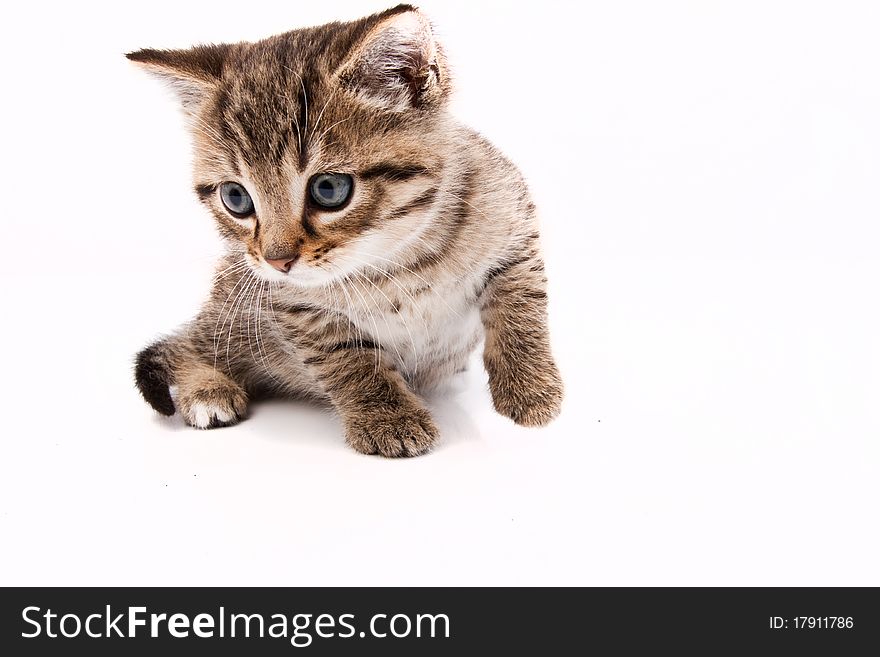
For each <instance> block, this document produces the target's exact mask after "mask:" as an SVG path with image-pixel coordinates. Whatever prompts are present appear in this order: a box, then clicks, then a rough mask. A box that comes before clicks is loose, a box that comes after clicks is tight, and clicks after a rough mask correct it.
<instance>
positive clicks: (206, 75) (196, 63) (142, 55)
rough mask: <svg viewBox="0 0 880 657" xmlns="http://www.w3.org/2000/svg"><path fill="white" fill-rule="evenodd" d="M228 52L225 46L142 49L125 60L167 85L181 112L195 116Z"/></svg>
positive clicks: (215, 81) (217, 75) (218, 73)
mask: <svg viewBox="0 0 880 657" xmlns="http://www.w3.org/2000/svg"><path fill="white" fill-rule="evenodd" d="M229 49H230V46H228V45H226V44H221V45H213V44H212V45H203V46H196V47H195V48H189V49H186V50H155V49H153V48H145V49H144V50H138V51H135V52H130V53H127V54H126V55H125V56H126V57H128V59H130V60H131V61H133V62H137V63H138V64H140V65H141V66H142V67H143V68H145V69H146V70H147V71H149V72H150V73H152V74H154V75H156V76H157V77H158V78H160V79H162V80H164V81H165V82H166V83H168V84H169V85H170V86H171V88H172V89H173V90H174V91H175V93H176V94H177V96H178V98H179V99H180V102H181V103H182V104H183V108H184V109H185V110H186V111H188V112H194V111H195V110H196V108H198V107H199V105H201V102H202V100H204V98H205V97H206V96H207V95H208V94H210V93H211V91H212V90H213V89H214V88H216V85H217V83H218V82H219V81H220V76H221V75H222V74H223V64H224V62H225V60H226V57H227V55H228V54H229Z"/></svg>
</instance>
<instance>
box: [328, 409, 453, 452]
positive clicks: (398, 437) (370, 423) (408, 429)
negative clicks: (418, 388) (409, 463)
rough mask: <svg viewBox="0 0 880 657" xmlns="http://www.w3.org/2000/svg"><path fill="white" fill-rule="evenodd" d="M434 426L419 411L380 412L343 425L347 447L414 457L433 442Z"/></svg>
mask: <svg viewBox="0 0 880 657" xmlns="http://www.w3.org/2000/svg"><path fill="white" fill-rule="evenodd" d="M437 434H438V432H437V427H436V426H435V425H434V421H433V420H432V419H431V416H430V415H428V412H427V411H425V410H423V409H421V408H408V409H387V410H386V409H382V410H379V411H373V412H371V413H365V414H364V415H363V416H359V417H357V418H354V419H351V420H349V421H347V422H346V432H345V437H346V440H347V441H348V444H349V445H351V446H352V447H353V448H354V449H356V450H357V451H359V452H361V453H362V454H381V455H382V456H388V457H396V456H418V455H419V454H424V453H425V452H427V451H428V450H429V449H431V446H432V445H433V444H434V441H435V440H436V439H437Z"/></svg>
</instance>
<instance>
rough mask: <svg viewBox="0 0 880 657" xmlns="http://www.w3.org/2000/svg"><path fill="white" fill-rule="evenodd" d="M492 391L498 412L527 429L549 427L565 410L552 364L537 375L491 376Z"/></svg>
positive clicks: (561, 388)
mask: <svg viewBox="0 0 880 657" xmlns="http://www.w3.org/2000/svg"><path fill="white" fill-rule="evenodd" d="M489 389H490V390H491V392H492V402H493V404H494V405H495V410H496V411H498V412H499V413H501V415H504V416H506V417H509V418H510V419H511V420H513V421H514V422H516V423H517V424H521V425H523V426H526V427H542V426H544V425H546V424H549V423H550V422H551V421H552V420H553V419H554V418H555V417H556V416H557V415H559V411H560V410H561V408H562V398H563V396H564V392H563V386H562V379H561V378H560V376H559V370H558V369H557V368H556V365H554V364H552V363H551V364H550V365H548V366H545V367H544V368H542V370H540V371H539V373H538V374H537V375H532V376H520V375H510V376H495V377H491V376H490V377H489Z"/></svg>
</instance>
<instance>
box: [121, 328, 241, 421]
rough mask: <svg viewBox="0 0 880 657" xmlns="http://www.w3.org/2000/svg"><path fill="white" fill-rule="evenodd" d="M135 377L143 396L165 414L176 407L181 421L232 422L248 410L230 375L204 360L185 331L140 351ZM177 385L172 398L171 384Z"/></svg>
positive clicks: (238, 387) (238, 386)
mask: <svg viewBox="0 0 880 657" xmlns="http://www.w3.org/2000/svg"><path fill="white" fill-rule="evenodd" d="M135 380H136V382H137V385H138V388H139V389H140V391H141V393H142V394H143V396H144V399H146V401H147V402H148V403H149V404H150V405H151V406H152V407H153V408H154V409H156V410H157V411H159V412H160V413H163V414H164V415H173V414H174V411H175V407H176V409H177V410H178V411H180V414H181V416H182V417H183V419H184V421H185V422H186V423H187V424H189V425H190V426H193V427H196V428H198V429H213V428H216V427H223V426H228V425H230V424H235V423H236V422H238V421H239V420H240V419H242V418H243V417H244V415H245V413H246V412H247V401H248V400H247V393H246V392H245V391H244V389H243V388H242V387H241V386H240V385H238V384H237V383H236V382H235V381H233V380H232V379H231V378H230V377H229V376H227V375H226V374H224V373H223V372H221V371H220V370H219V369H215V368H214V366H213V365H209V364H208V363H207V362H205V360H204V358H203V357H201V356H200V355H199V353H198V351H197V350H196V349H194V348H193V346H192V343H191V341H190V340H189V336H188V335H187V333H186V331H184V332H183V333H181V334H178V335H175V336H171V337H169V338H165V339H163V340H160V341H158V342H156V343H154V344H152V345H150V346H149V347H147V348H146V349H144V350H143V351H141V352H140V353H139V354H138V356H137V360H136V363H135ZM172 385H176V386H177V395H176V398H175V399H174V400H172V398H171V394H170V390H169V389H170V387H171V386H172Z"/></svg>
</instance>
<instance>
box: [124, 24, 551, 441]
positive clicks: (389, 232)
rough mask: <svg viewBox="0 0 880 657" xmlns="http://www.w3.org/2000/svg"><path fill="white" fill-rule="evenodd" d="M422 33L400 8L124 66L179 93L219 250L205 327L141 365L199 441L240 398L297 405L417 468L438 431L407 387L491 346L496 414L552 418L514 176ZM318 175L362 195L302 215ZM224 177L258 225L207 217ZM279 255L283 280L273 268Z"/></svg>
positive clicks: (537, 286)
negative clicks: (468, 115)
mask: <svg viewBox="0 0 880 657" xmlns="http://www.w3.org/2000/svg"><path fill="white" fill-rule="evenodd" d="M427 30H428V28H427V27H426V23H424V20H423V19H422V18H421V17H420V15H418V14H417V13H416V12H415V11H414V10H412V9H411V8H409V7H399V8H397V9H395V10H390V11H389V12H385V13H384V14H381V15H377V16H373V17H369V18H367V19H363V20H362V21H357V22H355V23H347V24H333V25H330V26H324V27H323V28H311V29H310V30H301V31H297V32H292V33H288V34H287V35H282V36H280V37H274V38H273V39H270V40H267V41H264V42H260V43H257V44H238V45H236V46H231V47H222V48H226V49H225V50H223V51H222V53H219V54H218V53H216V52H213V51H212V52H210V53H207V52H205V51H202V52H200V53H198V57H197V58H196V59H195V61H192V60H191V59H185V57H186V55H185V54H181V53H180V52H179V51H172V53H173V55H174V56H173V57H170V56H169V52H168V51H164V52H159V51H142V52H144V53H147V54H146V55H142V54H139V53H138V54H135V55H134V56H133V58H134V59H138V60H139V61H143V62H144V63H146V64H147V65H150V66H152V67H154V68H156V67H158V68H160V69H161V70H160V71H159V72H160V73H162V74H165V75H168V71H169V69H170V70H171V75H172V77H173V78H174V80H173V81H174V82H175V83H176V84H181V83H182V84H188V85H189V87H187V88H185V89H184V91H183V96H184V99H185V104H187V106H188V112H189V113H190V116H191V117H192V118H193V119H194V121H193V126H194V133H195V136H196V187H197V191H198V192H199V194H200V195H201V196H202V198H203V200H204V201H205V203H206V205H208V207H209V208H211V210H212V211H213V212H214V214H215V216H216V217H217V219H218V222H219V224H220V228H221V232H222V233H223V234H224V235H225V236H226V237H227V238H228V240H229V244H230V249H229V253H228V254H227V256H226V257H225V258H224V259H223V261H222V263H221V266H220V267H219V268H218V274H217V278H216V280H215V284H214V287H213V289H212V293H211V296H210V299H209V301H208V302H207V303H206V304H205V305H204V307H203V308H202V310H201V311H200V313H199V315H198V316H197V317H196V318H195V319H194V320H193V322H191V323H190V324H188V325H187V326H185V327H184V328H183V329H181V330H180V331H178V332H177V333H176V334H175V335H173V336H170V337H168V338H166V339H165V340H162V341H160V342H159V343H156V344H155V345H153V346H151V347H149V348H147V349H146V350H144V352H142V353H141V354H140V355H139V358H138V372H137V378H138V384H139V386H140V388H141V390H142V392H143V393H144V396H145V398H146V399H147V401H149V402H150V403H151V404H152V405H153V406H154V407H155V408H157V410H160V411H162V412H165V413H169V414H170V413H173V412H174V410H175V402H174V401H172V399H171V397H170V395H169V388H170V387H171V386H176V388H177V394H176V406H177V408H178V409H179V410H180V411H181V412H182V414H183V415H184V417H185V418H186V420H187V421H188V422H189V423H190V424H192V425H194V426H197V427H210V426H218V425H223V424H228V423H230V422H233V421H235V420H237V419H239V418H240V417H242V416H243V415H244V413H245V409H246V403H247V398H248V395H249V394H250V395H253V394H257V393H267V392H268V393H272V394H284V395H296V396H308V397H312V398H316V399H320V400H323V401H326V402H329V403H331V404H332V405H333V406H334V407H335V408H336V409H337V410H338V411H339V412H340V414H341V415H342V418H343V422H344V424H345V426H346V434H347V438H348V440H349V443H350V444H351V445H352V446H353V447H355V448H356V449H358V450H360V451H363V452H367V453H376V452H378V453H381V454H384V455H387V456H396V455H412V454H418V453H421V452H423V451H425V450H426V449H428V448H429V447H430V445H431V443H432V442H433V440H434V438H435V436H436V428H435V427H434V425H433V423H432V421H431V419H430V417H429V416H428V414H427V412H426V411H425V409H424V407H423V405H422V403H421V401H420V400H419V398H418V397H417V395H416V392H417V391H420V390H424V389H426V388H430V387H433V386H434V385H436V384H437V383H439V382H441V381H442V380H444V379H446V378H448V377H449V376H450V375H452V374H454V373H455V372H458V371H460V370H461V369H463V367H464V366H465V364H466V361H467V359H468V356H469V355H470V353H471V352H472V351H473V349H474V348H475V347H476V346H477V344H478V343H479V341H480V339H481V338H484V337H485V352H484V362H485V363H486V366H487V369H488V371H489V380H490V388H491V389H492V393H493V399H494V402H495V405H496V408H497V409H498V410H499V411H500V412H502V413H504V414H505V415H508V416H510V417H512V418H513V419H514V420H516V421H517V422H520V423H522V424H543V423H545V422H547V421H549V420H550V419H552V417H554V416H555V415H556V413H557V412H558V408H559V403H560V401H561V394H562V388H561V383H560V381H559V377H558V372H557V370H556V367H555V365H554V364H553V361H552V357H551V355H550V350H549V343H548V339H547V332H546V293H545V286H546V280H545V278H544V273H543V264H542V262H541V259H540V255H539V252H538V244H537V240H538V233H537V225H536V219H535V211H534V206H533V205H532V203H531V202H530V200H529V197H528V192H527V190H526V187H525V184H524V183H523V181H522V179H521V177H520V175H519V173H518V172H517V170H516V168H515V167H514V166H513V165H512V164H511V163H510V162H508V161H507V160H506V159H505V158H504V157H503V156H501V155H500V154H499V153H498V152H497V150H496V149H494V147H492V146H491V145H490V144H488V143H487V142H486V141H485V140H483V139H482V138H481V137H479V136H478V135H477V134H475V133H474V132H472V131H470V130H469V129H467V128H464V127H462V126H460V125H459V124H457V123H456V122H455V121H454V119H452V118H451V117H450V116H449V114H448V113H447V112H446V111H445V98H446V96H447V94H448V81H447V79H448V76H447V73H446V70H445V61H444V60H443V57H442V52H441V51H440V50H439V47H438V46H437V45H436V43H434V42H433V37H431V36H430V33H429V32H428V31H427ZM319 36H320V37H321V38H322V39H323V40H322V41H321V40H319V39H318V38H317V37H319ZM403 50H406V53H405V57H402V56H401V52H402V51H403ZM190 52H192V51H190ZM206 55H209V57H208V63H209V65H208V66H207V68H208V69H210V70H208V72H207V73H206V72H205V70H204V69H205V68H206V65H205V60H206ZM181 58H184V60H185V61H183V63H181ZM218 58H219V60H220V61H221V62H222V63H218V61H217V60H218ZM169 60H170V63H169ZM388 61H392V63H393V64H394V65H395V67H396V68H395V67H391V66H390V65H389V64H388ZM383 62H384V63H383ZM401 67H403V68H401ZM407 67H409V68H407ZM194 69H195V70H196V74H193V73H192V71H193V70H194ZM181 70H183V71H184V73H183V74H182V77H183V80H182V82H181V80H180V77H181ZM376 70H378V71H379V73H378V74H377V73H376ZM388 71H391V73H389V72H388ZM193 76H195V78H196V80H195V82H194V83H193V80H192V78H193ZM377 76H378V79H377ZM389 76H390V77H389ZM206 78H207V84H206V83H205V79H206ZM309 106H311V112H310V109H309ZM322 171H344V172H346V173H347V172H351V174H352V176H353V179H354V180H355V187H354V191H353V193H352V197H351V200H350V202H349V203H348V204H347V205H346V206H344V207H343V208H342V210H341V211H339V212H335V211H334V212H333V213H330V212H328V211H326V210H323V211H322V210H321V209H320V208H319V209H318V210H316V209H315V208H313V207H310V206H309V203H308V199H306V200H303V197H302V192H301V189H302V187H303V185H304V184H305V182H304V181H307V180H308V179H309V176H312V175H317V174H318V173H319V172H322ZM229 179H232V180H236V181H242V184H243V185H246V186H247V187H248V188H249V189H253V190H255V191H254V192H251V193H252V194H254V196H255V201H256V202H257V207H256V210H255V214H254V217H253V220H252V221H250V222H248V221H245V220H242V219H235V218H234V217H230V216H229V213H228V212H224V210H223V207H222V206H219V207H218V201H217V198H216V194H215V193H214V192H215V189H216V185H217V183H218V182H219V181H222V180H229ZM297 218H300V219H297ZM279 249H280V250H281V251H283V252H284V254H285V256H284V257H288V256H290V257H291V258H292V259H291V260H290V262H292V263H293V266H292V267H291V265H290V264H288V267H291V268H290V269H289V271H285V272H280V273H279V272H278V271H275V270H273V269H271V268H270V267H269V266H268V265H267V263H268V262H270V256H269V255H267V253H271V254H275V253H277V252H279ZM272 257H276V256H274V255H272ZM275 262H277V260H275Z"/></svg>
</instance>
